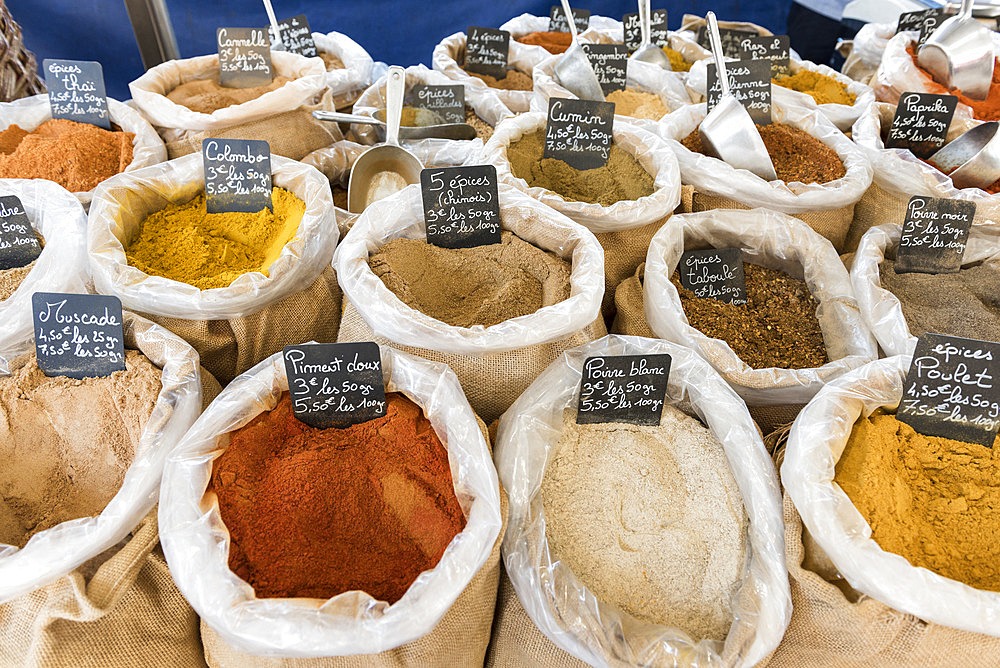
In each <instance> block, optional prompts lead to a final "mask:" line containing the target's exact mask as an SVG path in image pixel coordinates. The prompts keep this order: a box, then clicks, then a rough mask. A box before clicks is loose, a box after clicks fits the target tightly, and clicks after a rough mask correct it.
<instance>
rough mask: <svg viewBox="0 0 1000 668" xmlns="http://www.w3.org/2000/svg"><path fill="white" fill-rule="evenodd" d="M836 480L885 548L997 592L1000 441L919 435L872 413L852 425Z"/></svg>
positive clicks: (999, 583) (999, 586)
mask: <svg viewBox="0 0 1000 668" xmlns="http://www.w3.org/2000/svg"><path fill="white" fill-rule="evenodd" d="M834 481H835V482H836V483H837V484H838V485H840V487H841V489H843V490H844V492H845V493H846V494H847V496H848V497H850V499H851V501H852V502H853V503H854V506H855V507H856V508H857V509H858V511H859V512H860V513H861V514H862V515H863V516H864V518H865V519H866V520H867V521H868V524H869V525H870V526H871V528H872V538H874V539H875V542H877V543H878V544H879V546H880V547H882V549H884V550H886V551H889V552H894V553H896V554H899V555H902V556H903V557H906V559H908V560H909V561H910V563H911V564H913V565H914V566H919V567H923V568H927V569H929V570H932V571H934V572H935V573H939V574H940V575H943V576H945V577H947V578H951V579H953V580H958V581H960V582H964V583H966V584H968V585H970V586H972V587H975V588H976V589H985V590H988V591H1000V541H998V540H997V536H998V535H1000V443H995V444H994V447H993V448H992V449H991V448H987V447H984V446H982V445H976V444H973V443H963V442H961V441H953V440H950V439H946V438H937V437H933V436H923V435H921V434H918V433H917V432H915V431H914V430H913V428H912V427H910V426H909V425H907V424H904V423H902V422H900V421H899V420H897V419H896V417H895V416H894V415H888V414H884V413H878V412H877V413H875V414H873V415H872V416H870V417H868V418H862V419H860V420H858V422H857V424H855V425H854V431H853V432H852V433H851V437H850V439H849V440H848V442H847V446H846V448H845V449H844V453H843V454H842V455H841V457H840V461H839V462H838V463H837V473H836V477H835V478H834Z"/></svg>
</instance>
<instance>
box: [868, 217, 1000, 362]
mask: <svg viewBox="0 0 1000 668" xmlns="http://www.w3.org/2000/svg"><path fill="white" fill-rule="evenodd" d="M902 231H903V228H902V226H901V225H894V224H887V225H880V226H878V227H873V228H872V229H870V230H868V232H867V233H866V234H865V236H863V237H862V238H861V245H860V246H858V251H857V253H855V254H854V264H853V265H852V267H851V283H852V286H853V288H854V294H855V295H856V296H857V300H858V306H859V307H860V308H861V316H862V317H863V318H864V320H865V322H866V323H867V325H868V327H869V328H871V331H872V333H873V334H874V335H875V339H876V340H877V341H878V345H879V347H880V348H881V349H882V350H883V351H884V352H885V354H886V355H902V354H907V355H910V354H912V353H913V349H914V348H915V347H916V345H917V337H918V336H919V335H921V334H924V333H925V332H924V331H917V332H912V331H911V327H910V326H909V325H908V324H907V318H908V317H914V318H917V319H918V322H919V323H920V324H921V326H922V328H923V327H927V328H929V329H928V330H927V331H932V332H934V333H938V334H948V335H951V336H963V337H967V338H977V339H983V340H987V341H995V340H997V339H998V338H1000V318H998V317H997V315H996V311H995V302H994V301H993V300H995V298H996V296H995V295H993V294H985V295H979V294H977V293H976V290H978V289H982V290H983V291H984V292H986V293H991V292H992V289H991V287H990V286H988V285H987V284H986V283H985V280H984V277H985V276H986V275H988V274H993V273H996V272H1000V228H998V227H997V226H996V225H995V224H992V223H991V224H988V225H973V226H972V228H971V229H970V230H969V238H968V240H967V241H966V246H965V252H964V254H963V255H962V270H961V271H959V272H958V273H957V274H938V275H927V274H913V273H911V274H896V273H895V270H894V269H892V268H891V267H888V266H887V263H892V262H894V261H895V259H896V251H897V249H898V248H899V239H900V236H901V235H902ZM968 270H971V271H974V272H978V273H979V275H978V276H976V277H973V278H972V279H971V281H970V280H969V279H966V278H965V277H964V274H965V272H966V271H968ZM884 272H892V273H891V276H892V277H893V278H894V279H895V280H897V281H904V280H905V281H906V289H907V292H906V293H905V295H904V298H905V300H906V304H905V305H904V304H903V303H902V302H901V300H900V297H897V296H896V295H894V294H893V293H892V292H890V290H889V288H890V286H888V285H885V284H884V283H883V278H884V277H885V276H884ZM998 275H1000V274H998ZM904 277H905V278H904ZM956 280H957V281H960V282H965V281H969V286H968V287H964V288H961V287H958V286H957V285H956V283H955V281H956ZM916 281H919V285H918V284H917V283H915V282H916ZM911 291H912V292H911ZM959 299H962V300H963V301H961V302H960V301H959ZM972 309H975V311H973V310H972ZM904 313H906V314H907V315H905V316H904ZM911 313H912V315H910V314H911ZM973 318H975V319H973Z"/></svg>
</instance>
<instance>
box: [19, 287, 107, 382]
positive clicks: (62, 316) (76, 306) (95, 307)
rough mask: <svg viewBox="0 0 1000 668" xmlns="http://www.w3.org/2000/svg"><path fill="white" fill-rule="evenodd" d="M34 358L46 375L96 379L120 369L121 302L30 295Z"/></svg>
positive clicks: (91, 297)
mask: <svg viewBox="0 0 1000 668" xmlns="http://www.w3.org/2000/svg"><path fill="white" fill-rule="evenodd" d="M31 314H32V321H33V324H34V330H35V357H36V359H37V363H38V368H39V369H41V370H42V373H44V374H45V375H46V376H68V377H69V378H77V379H80V378H97V377H100V376H109V375H111V374H112V373H114V372H115V371H121V370H122V369H124V368H125V336H124V318H123V317H122V303H121V301H120V300H119V299H118V298H117V297H109V296H106V295H84V294H62V293H54V292H36V293H35V294H33V295H32V296H31Z"/></svg>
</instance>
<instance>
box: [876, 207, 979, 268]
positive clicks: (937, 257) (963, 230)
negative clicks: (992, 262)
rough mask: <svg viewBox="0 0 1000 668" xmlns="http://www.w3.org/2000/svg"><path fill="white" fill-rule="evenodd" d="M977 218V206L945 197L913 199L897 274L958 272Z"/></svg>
mask: <svg viewBox="0 0 1000 668" xmlns="http://www.w3.org/2000/svg"><path fill="white" fill-rule="evenodd" d="M975 217H976V203H975V202H969V201H966V200H957V199H948V198H946V197H921V196H918V195H914V196H913V197H911V198H910V202H909V204H907V206H906V217H905V218H904V219H903V230H902V233H901V235H900V238H899V248H898V249H897V251H896V264H895V270H896V273H899V274H905V273H909V272H917V273H922V274H954V273H956V272H958V270H959V269H961V268H962V256H963V255H964V254H965V242H966V240H968V238H969V230H970V229H971V228H972V219H973V218H975Z"/></svg>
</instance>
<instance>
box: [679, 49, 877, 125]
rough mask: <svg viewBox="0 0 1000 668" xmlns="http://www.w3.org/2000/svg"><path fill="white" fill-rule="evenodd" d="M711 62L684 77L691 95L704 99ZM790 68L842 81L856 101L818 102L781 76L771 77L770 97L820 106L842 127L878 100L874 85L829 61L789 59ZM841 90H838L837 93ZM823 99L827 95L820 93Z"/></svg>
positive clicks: (794, 72) (694, 67) (795, 72)
mask: <svg viewBox="0 0 1000 668" xmlns="http://www.w3.org/2000/svg"><path fill="white" fill-rule="evenodd" d="M709 62H710V61H708V60H703V61H700V62H697V63H695V64H694V65H692V66H691V72H690V74H689V75H688V77H687V79H686V81H685V83H686V84H687V87H688V89H689V90H690V91H691V96H692V97H693V98H694V99H695V100H696V101H702V100H704V99H705V85H706V83H707V78H708V68H707V67H706V65H707V64H708V63H709ZM789 70H790V73H791V75H792V76H793V77H794V76H795V75H799V76H804V75H802V74H799V73H801V72H813V73H815V74H817V75H820V76H822V77H825V78H826V79H832V80H833V81H834V82H835V84H834V89H835V90H836V87H837V85H839V87H842V88H843V90H844V92H846V94H847V96H850V97H853V98H854V101H853V102H851V103H850V104H846V103H843V102H819V101H817V99H816V97H815V96H813V95H810V94H809V93H807V92H799V91H797V90H793V89H792V88H789V87H787V86H783V85H781V83H779V81H780V78H778V79H777V80H775V79H772V83H771V100H772V101H773V102H775V103H777V104H796V105H799V106H802V107H806V108H807V109H813V110H817V111H819V112H820V113H821V114H823V115H824V116H826V117H827V119H829V120H830V122H831V123H833V124H834V125H835V126H837V128H838V129H839V130H843V131H847V130H850V129H851V126H852V125H854V123H855V121H857V120H858V118H860V117H861V115H862V114H864V113H866V112H867V111H868V108H869V107H870V106H871V105H872V104H873V103H874V102H875V92H874V91H873V90H872V89H871V88H869V87H868V86H867V85H865V84H863V83H861V82H860V81H854V80H853V79H851V78H850V77H848V76H846V75H844V74H841V73H840V72H837V71H836V70H834V69H832V68H830V67H827V66H826V65H817V64H815V63H812V62H809V61H808V60H790V62H789ZM820 81H822V80H820ZM810 83H811V82H810ZM839 92H840V91H839V90H838V91H837V93H839ZM817 95H820V93H817ZM820 99H825V98H823V97H820Z"/></svg>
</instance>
